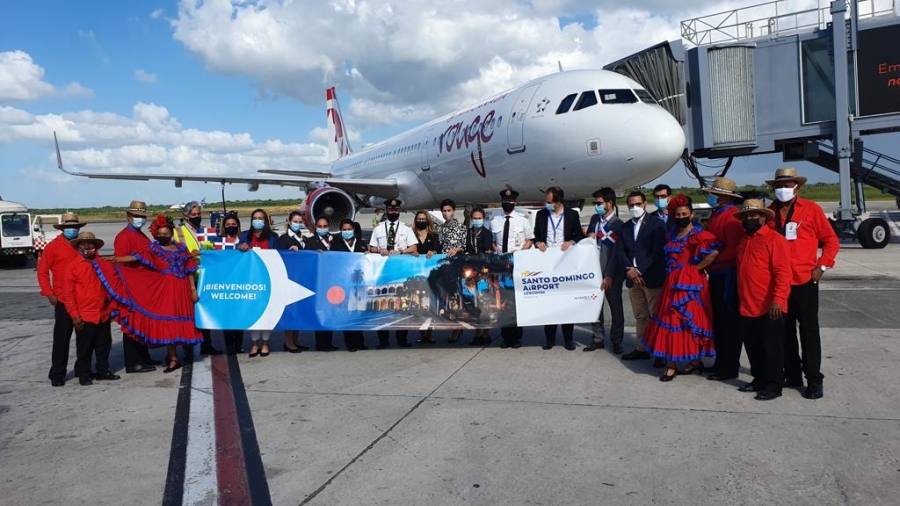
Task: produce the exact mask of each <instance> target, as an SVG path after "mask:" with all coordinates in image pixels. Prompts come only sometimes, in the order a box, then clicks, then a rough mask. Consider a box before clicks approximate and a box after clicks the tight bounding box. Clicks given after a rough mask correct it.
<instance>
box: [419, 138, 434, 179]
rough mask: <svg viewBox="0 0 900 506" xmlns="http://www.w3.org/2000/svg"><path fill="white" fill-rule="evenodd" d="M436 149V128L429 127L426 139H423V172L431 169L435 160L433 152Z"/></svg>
mask: <svg viewBox="0 0 900 506" xmlns="http://www.w3.org/2000/svg"><path fill="white" fill-rule="evenodd" d="M434 149H435V142H434V128H429V129H428V132H426V133H425V139H424V140H423V141H422V151H421V153H422V172H428V171H429V170H431V164H432V163H433V162H434V160H433V158H434V155H432V154H431V152H432V151H433V150H434Z"/></svg>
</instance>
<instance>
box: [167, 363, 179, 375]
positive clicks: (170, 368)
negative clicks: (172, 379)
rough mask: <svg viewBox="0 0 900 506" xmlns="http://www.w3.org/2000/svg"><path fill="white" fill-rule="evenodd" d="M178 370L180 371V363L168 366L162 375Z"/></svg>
mask: <svg viewBox="0 0 900 506" xmlns="http://www.w3.org/2000/svg"><path fill="white" fill-rule="evenodd" d="M178 369H181V362H175V363H174V364H169V366H168V367H166V368H165V369H163V373H164V374H169V373H170V372H173V371H177V370H178Z"/></svg>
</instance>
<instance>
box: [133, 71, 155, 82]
mask: <svg viewBox="0 0 900 506" xmlns="http://www.w3.org/2000/svg"><path fill="white" fill-rule="evenodd" d="M134 79H135V80H137V81H140V82H142V83H155V82H156V74H153V73H151V72H147V71H145V70H144V69H137V70H135V71H134Z"/></svg>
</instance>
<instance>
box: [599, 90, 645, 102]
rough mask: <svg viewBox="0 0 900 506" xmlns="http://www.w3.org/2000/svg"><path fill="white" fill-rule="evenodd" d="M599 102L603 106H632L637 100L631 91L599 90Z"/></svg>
mask: <svg viewBox="0 0 900 506" xmlns="http://www.w3.org/2000/svg"><path fill="white" fill-rule="evenodd" d="M600 101H601V102H603V103H604V104H633V103H635V102H637V101H638V99H637V97H636V96H634V92H632V91H631V90H600Z"/></svg>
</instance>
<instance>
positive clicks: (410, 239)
mask: <svg viewBox="0 0 900 506" xmlns="http://www.w3.org/2000/svg"><path fill="white" fill-rule="evenodd" d="M394 224H395V227H396V229H395V232H394V250H395V251H403V250H405V249H406V248H408V247H410V246H411V245H413V244H415V240H416V239H415V237H414V234H413V231H412V229H411V228H409V227H408V226H406V224H405V223H402V222H401V221H400V220H397V221H395V222H394ZM390 227H391V222H390V221H388V220H384V221H383V222H381V223H379V224H378V226H377V227H375V229H374V230H372V238H371V240H370V241H369V245H370V246H375V247H376V248H378V249H382V248H387V236H388V230H390Z"/></svg>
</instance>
